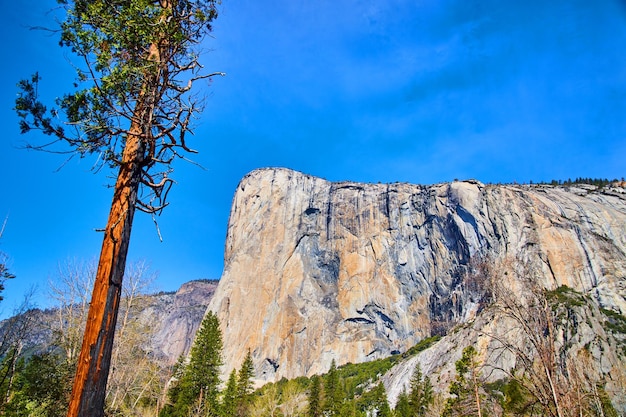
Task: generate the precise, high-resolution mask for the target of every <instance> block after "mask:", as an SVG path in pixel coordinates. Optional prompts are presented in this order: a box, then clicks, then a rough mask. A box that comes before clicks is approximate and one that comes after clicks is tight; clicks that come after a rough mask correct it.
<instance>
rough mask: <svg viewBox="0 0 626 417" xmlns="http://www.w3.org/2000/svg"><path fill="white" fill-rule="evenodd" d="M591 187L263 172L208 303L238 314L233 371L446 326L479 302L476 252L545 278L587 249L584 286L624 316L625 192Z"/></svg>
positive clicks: (241, 192)
mask: <svg viewBox="0 0 626 417" xmlns="http://www.w3.org/2000/svg"><path fill="white" fill-rule="evenodd" d="M592 197H593V198H590V197H585V196H581V195H578V194H576V193H572V192H568V191H567V190H564V189H559V188H554V189H550V188H546V189H543V188H540V187H537V186H515V187H513V186H495V185H489V186H483V185H481V184H480V183H477V182H455V183H453V184H452V185H451V184H438V185H432V186H417V185H411V184H393V185H379V184H358V183H350V182H343V183H331V182H328V181H325V180H322V179H319V178H314V177H311V176H307V175H304V174H300V173H297V172H294V171H289V170H285V169H264V170H259V171H255V172H253V173H251V174H249V175H248V176H246V177H245V179H244V180H242V183H241V185H240V186H239V187H238V188H237V191H236V194H235V197H234V199H233V208H232V210H231V216H230V219H229V223H228V224H229V226H228V232H227V236H228V243H227V256H226V258H225V265H224V274H223V276H222V278H221V280H220V283H219V286H218V288H217V290H216V293H215V295H214V297H213V299H212V300H211V303H210V305H209V309H210V310H211V311H214V312H216V314H217V315H218V317H223V318H224V320H226V319H228V327H227V328H224V329H223V330H224V346H225V350H224V361H225V367H224V372H225V373H226V375H227V374H228V373H229V372H230V371H231V370H232V369H234V368H236V367H238V366H239V365H240V364H241V362H242V360H243V357H244V355H245V354H246V352H247V350H248V349H250V351H251V352H254V353H253V360H254V362H255V366H256V367H257V370H258V371H261V370H263V372H262V373H261V372H259V373H258V375H263V376H262V379H264V380H266V381H275V380H278V379H280V378H282V377H287V378H291V377H295V376H299V375H305V374H307V375H312V374H315V373H321V372H325V371H327V370H328V367H329V366H330V362H331V360H332V359H335V360H336V362H337V364H338V365H340V364H343V363H347V362H353V363H357V362H362V361H365V360H370V359H372V358H374V357H384V356H386V355H389V354H391V352H394V351H404V350H406V349H408V348H409V347H410V346H413V345H414V344H415V343H417V342H418V341H419V340H421V339H422V338H424V337H426V336H429V335H434V334H443V333H445V332H446V331H447V330H448V329H449V328H450V327H451V326H453V325H455V324H458V323H461V322H463V320H467V317H470V314H469V313H470V312H471V311H474V310H472V309H475V308H476V303H477V300H480V299H481V298H480V294H477V293H476V292H477V291H479V290H477V289H476V288H473V287H471V288H470V286H468V285H466V282H465V280H466V279H467V273H466V272H467V270H468V265H469V264H470V262H471V260H472V257H485V258H489V259H494V260H498V261H502V260H505V259H524V260H525V261H527V262H529V263H531V264H532V265H533V266H534V267H535V270H537V271H539V272H538V274H541V275H540V276H538V277H537V279H538V280H540V282H548V281H549V282H554V280H555V279H560V280H566V279H568V277H567V276H564V275H563V274H565V273H567V271H570V270H571V268H570V267H569V266H568V265H567V262H566V259H568V257H571V258H576V257H578V258H580V259H586V263H587V264H588V265H590V267H591V268H592V271H595V272H594V274H591V276H589V275H590V274H584V276H583V275H581V276H582V280H583V282H581V283H580V288H575V289H576V290H579V291H584V290H585V288H591V287H592V286H594V285H595V292H594V295H593V296H594V297H597V298H598V299H600V300H601V301H602V305H603V306H607V307H610V308H611V309H613V310H614V311H617V312H621V313H622V314H626V300H624V299H623V297H621V296H619V294H620V288H622V287H621V286H623V284H620V283H619V277H623V276H626V271H624V269H623V268H624V267H626V266H625V265H626V262H624V259H623V257H624V254H625V253H626V237H625V236H624V234H626V231H625V230H624V227H623V225H624V224H626V203H625V201H626V195H625V197H624V198H617V197H611V198H612V199H613V200H611V203H610V204H609V203H607V202H606V199H605V198H604V197H602V196H599V195H593V196H592ZM607 198H608V197H607ZM539 201H542V202H544V203H541V204H539V203H538V202H539ZM562 211H563V212H566V213H569V216H568V218H563V217H562V216H561V212H562ZM577 213H579V214H577ZM585 216H586V217H585ZM576 218H586V219H587V220H585V221H584V222H582V223H580V224H578V223H576ZM559 222H560V224H562V225H563V227H564V228H568V229H569V230H574V229H575V228H578V229H575V230H577V232H576V233H577V234H578V235H577V236H578V240H579V241H580V242H584V245H582V246H581V245H573V246H576V247H571V248H570V247H560V246H558V242H557V241H556V240H554V238H553V236H559V234H558V233H552V232H554V231H553V230H550V229H549V225H551V224H553V223H559ZM594 225H596V226H594ZM597 225H603V229H602V230H599V229H598V230H596V229H597ZM594 227H596V229H594V230H592V228H594ZM542 228H543V229H542ZM551 239H552V240H551ZM529 243H532V245H529ZM290 251H291V252H290ZM581 251H582V252H585V253H582V252H581ZM548 253H549V254H550V256H549V257H548V256H547V254H548ZM548 258H549V259H550V264H549V268H548V267H547V266H546V264H545V263H543V261H542V259H548ZM285 260H288V262H285ZM568 268H569V269H568ZM620 268H621V269H620ZM563 271H566V272H563ZM607 271H608V272H607ZM502 272H503V271H498V273H502ZM559 274H561V275H559ZM551 275H554V276H555V277H556V278H554V279H552V276H551ZM584 280H587V281H588V282H584ZM592 284H593V285H592ZM576 285H579V284H576ZM620 285H621V286H620ZM263 329H264V330H263ZM302 329H306V331H303V330H302ZM370 353H371V355H370V356H368V355H369V354H370ZM266 358H270V359H271V361H266Z"/></svg>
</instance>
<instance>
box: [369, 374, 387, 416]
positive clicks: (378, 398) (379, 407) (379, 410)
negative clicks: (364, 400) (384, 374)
mask: <svg viewBox="0 0 626 417" xmlns="http://www.w3.org/2000/svg"><path fill="white" fill-rule="evenodd" d="M374 397H375V400H374V404H373V405H372V407H373V408H374V409H375V410H376V417H391V408H390V407H389V402H388V401H387V390H386V389H385V386H384V385H383V383H382V382H379V383H378V385H376V388H374Z"/></svg>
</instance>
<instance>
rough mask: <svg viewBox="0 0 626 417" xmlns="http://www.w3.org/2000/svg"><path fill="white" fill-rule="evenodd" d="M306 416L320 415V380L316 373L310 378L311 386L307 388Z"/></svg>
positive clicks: (314, 416)
mask: <svg viewBox="0 0 626 417" xmlns="http://www.w3.org/2000/svg"><path fill="white" fill-rule="evenodd" d="M307 416H308V417H320V416H322V381H321V379H320V377H319V376H318V375H313V377H312V378H311V388H310V389H309V408H308V410H307Z"/></svg>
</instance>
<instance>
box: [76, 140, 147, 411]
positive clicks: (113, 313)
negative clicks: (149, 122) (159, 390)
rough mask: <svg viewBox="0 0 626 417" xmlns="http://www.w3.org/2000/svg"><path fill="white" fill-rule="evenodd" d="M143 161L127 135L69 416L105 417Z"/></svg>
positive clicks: (140, 148)
mask: <svg viewBox="0 0 626 417" xmlns="http://www.w3.org/2000/svg"><path fill="white" fill-rule="evenodd" d="M132 131H135V132H138V131H140V129H137V128H136V129H134V130H133V129H131V132H132ZM143 158H144V144H143V141H142V140H141V137H140V136H139V134H135V135H129V137H128V139H127V142H126V147H125V149H124V153H123V156H122V163H121V165H120V169H119V173H118V177H117V181H116V184H115V191H114V195H113V201H112V203H111V210H110V212H109V219H108V222H107V226H106V229H105V232H104V239H103V242H102V250H101V252H100V260H99V262H98V271H97V273H96V279H95V283H94V288H93V294H92V297H91V304H90V306H89V313H88V316H87V324H86V327H85V335H84V337H83V345H82V349H81V353H80V357H79V359H78V365H77V369H76V376H75V379H74V386H73V388H72V396H71V399H70V404H69V410H68V414H67V416H68V417H103V416H104V399H105V395H106V384H107V379H108V374H109V366H110V363H111V352H112V349H113V335H114V333H115V325H116V323H117V312H118V307H119V302H120V295H121V292H122V279H123V276H124V269H125V267H126V254H127V252H128V244H129V241H130V232H131V228H132V223H133V216H134V213H135V203H136V201H137V192H138V190H139V183H140V179H141V167H142V163H143Z"/></svg>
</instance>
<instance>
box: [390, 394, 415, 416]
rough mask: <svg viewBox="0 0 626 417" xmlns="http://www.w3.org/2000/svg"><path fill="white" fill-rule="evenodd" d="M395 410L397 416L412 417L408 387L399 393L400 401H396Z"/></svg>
mask: <svg viewBox="0 0 626 417" xmlns="http://www.w3.org/2000/svg"><path fill="white" fill-rule="evenodd" d="M394 411H395V415H396V417H412V414H411V411H412V410H411V405H410V403H409V394H407V392H406V389H405V390H404V391H402V392H401V393H400V395H398V401H397V402H396V408H395V409H394Z"/></svg>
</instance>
